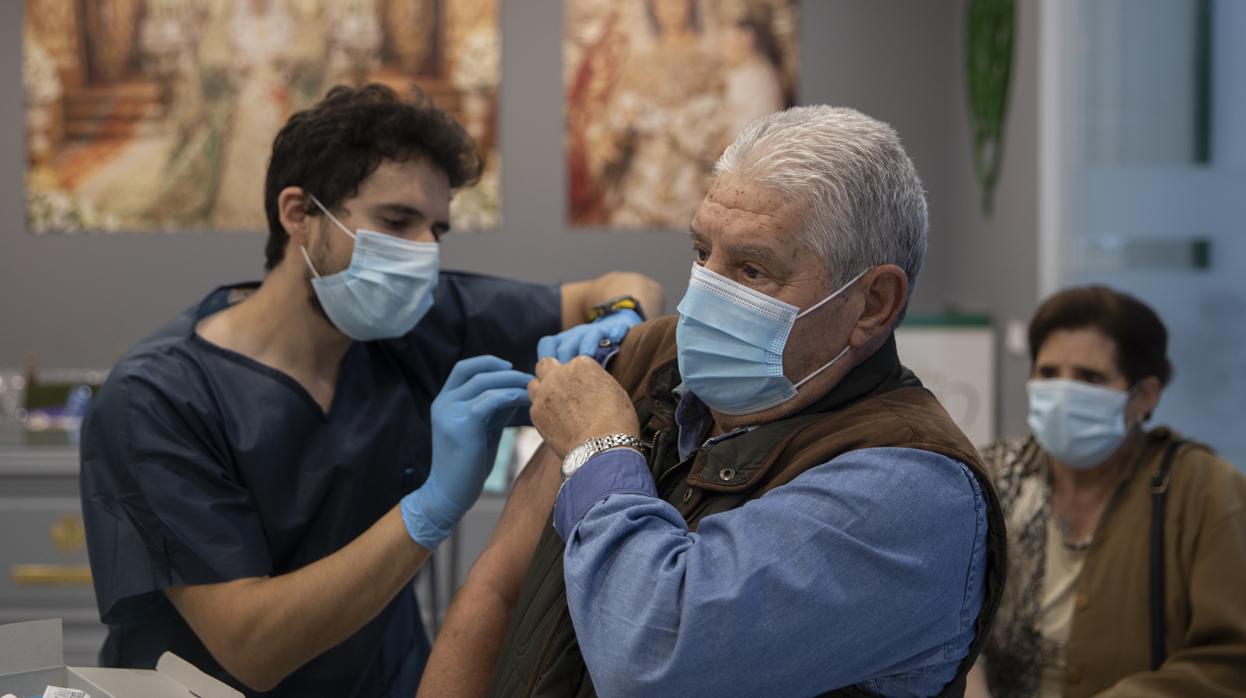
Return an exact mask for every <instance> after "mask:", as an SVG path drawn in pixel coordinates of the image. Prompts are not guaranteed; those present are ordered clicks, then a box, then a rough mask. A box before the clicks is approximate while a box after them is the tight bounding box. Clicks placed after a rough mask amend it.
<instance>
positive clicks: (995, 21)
mask: <svg viewBox="0 0 1246 698" xmlns="http://www.w3.org/2000/svg"><path fill="white" fill-rule="evenodd" d="M965 24H966V26H965V85H966V89H967V91H968V93H969V94H968V96H969V129H970V134H971V136H972V139H973V170H974V175H975V176H976V177H977V179H978V184H979V185H981V187H982V212H983V213H984V214H986V215H990V213H991V210H992V207H993V204H994V198H995V183H996V180H998V179H999V170H1000V166H1001V164H1002V162H1003V158H1004V117H1005V115H1006V114H1007V111H1008V84H1009V82H1010V81H1011V78H1012V45H1013V38H1014V36H1015V34H1016V4H1015V2H1014V0H969V6H968V8H967V9H966V13H965Z"/></svg>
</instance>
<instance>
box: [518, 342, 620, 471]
mask: <svg viewBox="0 0 1246 698" xmlns="http://www.w3.org/2000/svg"><path fill="white" fill-rule="evenodd" d="M528 396H529V397H530V398H532V424H533V426H535V427H536V428H537V431H539V432H541V436H542V437H543V438H544V439H545V443H546V445H548V446H549V447H550V448H551V449H553V451H554V453H556V454H557V455H558V457H559V458H564V457H566V455H567V452H568V451H570V450H571V449H573V448H575V447H576V446H579V445H580V444H582V443H584V442H585V441H587V440H589V439H591V438H594V437H598V436H607V435H610V434H628V435H630V436H639V434H640V423H639V422H638V421H637V419H636V410H635V409H633V408H632V401H631V400H630V399H628V397H627V393H626V392H624V390H623V387H622V386H620V385H619V384H618V383H617V382H615V380H614V378H612V377H611V376H610V374H609V373H606V370H605V369H604V368H602V367H601V366H600V365H598V363H597V362H596V361H593V360H592V359H590V358H589V357H587V356H577V357H575V358H574V359H572V360H571V361H569V362H568V363H565V364H560V363H558V361H557V360H555V359H552V358H546V359H541V361H540V362H539V363H537V365H536V380H533V381H532V382H531V383H529V384H528Z"/></svg>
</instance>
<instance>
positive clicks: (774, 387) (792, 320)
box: [675, 264, 868, 415]
mask: <svg viewBox="0 0 1246 698" xmlns="http://www.w3.org/2000/svg"><path fill="white" fill-rule="evenodd" d="M866 271H868V269H867V270H866ZM864 275H865V272H864V271H863V272H861V273H860V274H857V275H856V276H855V277H853V278H852V280H851V281H849V282H848V283H846V284H844V285H843V286H841V287H840V288H839V290H837V291H835V292H834V293H832V294H831V295H829V296H827V297H826V298H823V299H822V300H820V301H818V302H817V303H815V304H813V305H811V306H809V307H808V308H806V309H804V310H803V311H802V310H801V309H800V308H797V307H796V306H794V305H789V304H787V303H784V302H783V301H781V300H778V299H776V298H771V297H770V296H767V295H766V294H764V293H760V292H758V291H754V290H753V289H751V288H749V287H747V286H745V285H743V284H740V283H737V282H735V281H732V280H731V279H728V278H726V277H724V276H721V275H719V274H715V273H714V272H712V271H710V270H709V269H706V268H705V267H703V266H700V265H699V264H698V265H693V267H692V278H691V279H689V280H688V292H687V293H686V294H685V295H684V299H683V300H682V301H681V302H680V303H679V324H678V325H677V328H676V330H675V341H676V343H677V344H678V346H679V375H680V377H681V378H682V379H683V382H684V385H686V386H687V387H688V389H689V390H691V391H692V392H693V393H694V394H696V396H697V397H698V398H700V399H701V401H702V402H704V403H705V404H706V405H708V406H709V407H710V408H711V409H713V410H715V411H717V412H721V413H723V414H727V415H743V414H751V413H753V412H760V411H762V410H766V409H770V408H771V407H775V406H777V405H781V404H783V403H784V402H787V401H788V400H791V399H792V398H794V397H796V391H797V390H798V389H799V388H800V386H802V385H804V384H805V383H807V382H809V380H810V379H812V378H813V377H814V376H816V375H818V374H819V373H822V372H823V371H825V370H826V369H828V368H830V367H831V366H833V365H834V364H835V362H836V361H839V360H840V359H841V358H843V356H844V355H845V354H847V353H848V348H849V347H847V346H845V347H844V348H843V350H842V351H840V352H839V353H838V354H836V355H835V358H833V359H831V360H830V361H828V362H826V363H825V364H823V366H822V367H821V368H819V369H817V370H815V371H813V372H812V373H810V374H809V375H807V376H805V377H804V378H802V379H800V380H799V381H798V382H796V383H795V384H793V383H792V382H791V381H790V380H788V378H787V376H785V375H784V374H783V349H784V347H785V346H786V345H787V338H788V335H789V334H790V333H791V331H792V327H793V326H794V325H795V324H796V321H797V320H799V319H800V318H802V317H804V316H805V315H808V314H809V313H811V312H813V311H814V310H817V309H818V308H820V307H822V306H823V305H825V304H827V303H829V302H830V301H831V300H832V299H834V298H836V297H837V296H839V295H840V294H841V293H843V292H844V291H845V290H847V289H848V288H849V287H850V286H852V285H853V284H854V283H856V282H857V280H858V279H860V278H861V277H862V276H864Z"/></svg>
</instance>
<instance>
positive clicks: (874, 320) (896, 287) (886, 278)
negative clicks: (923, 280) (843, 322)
mask: <svg viewBox="0 0 1246 698" xmlns="http://www.w3.org/2000/svg"><path fill="white" fill-rule="evenodd" d="M860 283H861V287H862V289H863V290H864V291H865V304H864V308H863V309H862V311H861V317H860V318H858V319H857V324H856V327H855V328H854V329H853V332H852V338H851V340H850V341H851V342H852V346H854V347H857V348H861V347H873V346H875V345H877V344H880V343H881V341H882V340H884V339H886V337H887V335H889V334H890V333H891V330H892V328H893V327H895V324H896V323H897V322H899V320H900V315H901V314H902V313H903V312H904V308H905V306H906V305H907V304H908V297H909V280H908V276H907V275H906V274H905V273H904V270H903V269H901V268H900V267H898V266H896V265H894V264H883V265H881V266H878V267H875V268H873V269H871V270H870V271H868V272H866V274H865V276H862V277H861V282H860Z"/></svg>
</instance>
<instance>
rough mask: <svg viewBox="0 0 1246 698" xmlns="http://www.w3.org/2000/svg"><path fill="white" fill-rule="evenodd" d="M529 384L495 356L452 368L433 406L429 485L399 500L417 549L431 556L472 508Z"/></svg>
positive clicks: (529, 378) (524, 375)
mask: <svg viewBox="0 0 1246 698" xmlns="http://www.w3.org/2000/svg"><path fill="white" fill-rule="evenodd" d="M531 381H532V376H531V375H529V374H527V373H523V372H522V371H513V370H511V364H510V362H509V361H503V360H502V359H499V358H498V357H496V356H476V357H472V358H470V359H464V360H462V361H460V362H458V363H457V364H455V365H454V369H453V370H451V371H450V377H449V378H447V379H446V384H445V387H443V388H442V389H441V394H440V395H438V396H437V399H436V400H433V407H432V418H433V465H432V468H431V470H430V472H429V474H428V480H426V481H425V482H424V484H423V485H422V486H421V487H420V488H419V489H417V490H416V491H414V492H412V493H411V494H408V495H407V496H405V497H403V498H402V504H401V508H402V520H403V523H405V524H406V525H407V532H408V533H410V534H411V538H412V539H413V540H414V541H415V542H416V543H419V544H420V545H422V546H424V547H425V548H428V549H429V550H436V549H437V545H438V544H439V543H441V541H443V540H445V539H446V537H447V536H449V535H450V531H452V530H453V529H454V526H455V524H457V523H458V522H459V519H460V518H462V516H463V514H465V513H466V512H467V510H468V509H470V508H471V506H472V504H474V503H475V502H476V498H477V497H479V496H480V490H481V488H483V487H484V484H485V478H486V477H488V476H489V470H490V469H492V468H493V459H494V457H495V456H496V454H497V450H498V438H500V437H501V435H502V429H503V427H505V426H506V424H507V422H509V421H510V419H511V415H513V414H514V413H515V410H516V409H517V408H518V407H519V406H521V405H529V404H531V403H530V402H529V401H528V383H529V382H531Z"/></svg>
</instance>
